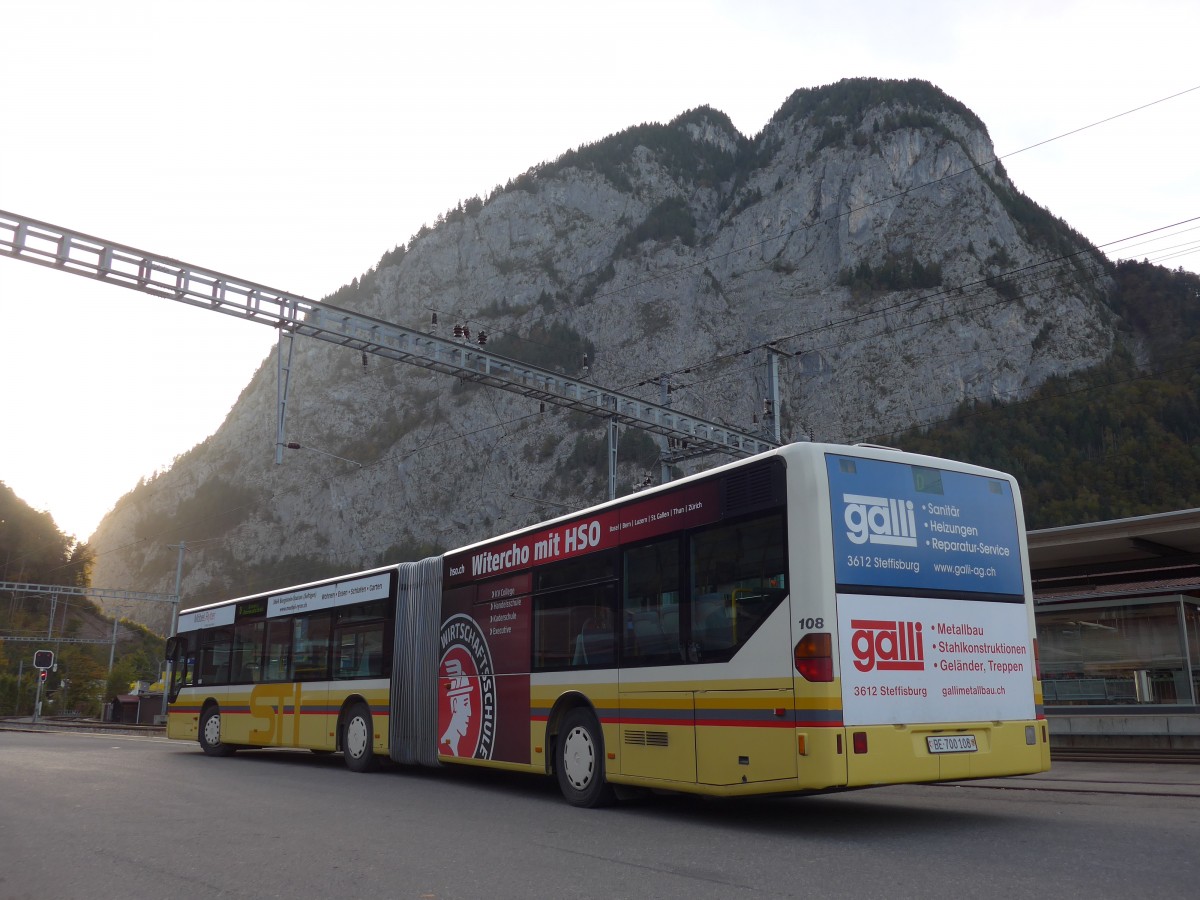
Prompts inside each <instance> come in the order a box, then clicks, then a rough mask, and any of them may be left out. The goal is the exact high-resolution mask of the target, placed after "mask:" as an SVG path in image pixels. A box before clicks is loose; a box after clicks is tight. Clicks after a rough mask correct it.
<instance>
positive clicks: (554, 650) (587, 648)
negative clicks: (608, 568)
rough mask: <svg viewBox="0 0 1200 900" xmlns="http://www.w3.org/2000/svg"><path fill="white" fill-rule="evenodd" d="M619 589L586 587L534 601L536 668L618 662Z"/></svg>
mask: <svg viewBox="0 0 1200 900" xmlns="http://www.w3.org/2000/svg"><path fill="white" fill-rule="evenodd" d="M616 593H617V592H616V586H615V585H614V584H612V583H609V584H592V585H583V586H580V587H576V588H570V589H568V590H562V591H553V592H549V593H546V594H541V595H536V596H535V597H534V598H533V669H534V671H538V670H543V669H565V668H597V667H601V666H611V665H614V664H615V663H616V639H617V634H616V617H615V614H614V613H615V607H616Z"/></svg>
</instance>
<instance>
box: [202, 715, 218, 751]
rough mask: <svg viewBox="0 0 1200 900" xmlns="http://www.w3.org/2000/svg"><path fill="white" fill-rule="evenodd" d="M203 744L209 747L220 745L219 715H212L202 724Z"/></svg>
mask: <svg viewBox="0 0 1200 900" xmlns="http://www.w3.org/2000/svg"><path fill="white" fill-rule="evenodd" d="M204 742H205V743H206V744H208V745H209V746H210V747H215V746H217V744H219V743H221V714H220V713H213V714H212V715H211V716H209V717H208V719H207V720H206V721H205V723H204Z"/></svg>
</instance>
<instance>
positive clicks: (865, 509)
mask: <svg viewBox="0 0 1200 900" xmlns="http://www.w3.org/2000/svg"><path fill="white" fill-rule="evenodd" d="M842 502H844V503H845V504H846V514H845V521H846V528H847V529H848V530H847V531H846V537H848V538H850V540H851V541H853V542H854V543H856V544H865V543H867V542H870V543H872V544H890V545H892V546H894V547H915V546H917V520H916V517H915V516H914V515H913V503H912V501H911V500H893V499H889V498H887V497H864V496H863V495H862V494H842Z"/></svg>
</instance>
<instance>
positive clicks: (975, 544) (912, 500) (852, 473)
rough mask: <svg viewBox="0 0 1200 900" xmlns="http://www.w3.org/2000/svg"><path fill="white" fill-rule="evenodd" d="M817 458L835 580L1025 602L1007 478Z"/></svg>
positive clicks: (871, 461) (860, 585)
mask: <svg viewBox="0 0 1200 900" xmlns="http://www.w3.org/2000/svg"><path fill="white" fill-rule="evenodd" d="M825 461H826V468H827V471H828V474H829V503H830V516H831V519H832V526H833V549H834V562H835V565H836V568H835V572H836V580H837V583H838V586H839V587H857V588H862V589H864V591H865V592H868V593H869V592H871V589H872V588H886V589H908V590H912V591H922V592H924V591H928V592H931V593H933V592H941V593H947V594H954V595H957V594H964V593H967V594H991V595H994V596H999V595H1007V596H1008V597H1010V598H1011V599H1012V601H1013V602H1016V603H1020V602H1022V601H1023V599H1024V593H1025V584H1024V579H1023V577H1022V571H1023V569H1022V565H1021V545H1020V540H1019V537H1018V531H1017V517H1016V506H1015V503H1014V498H1013V492H1012V487H1011V485H1010V484H1009V483H1008V482H1007V481H1005V480H1002V479H999V478H987V477H985V476H981V475H970V474H967V473H964V472H954V471H947V470H944V469H934V468H926V467H923V466H914V465H909V464H907V463H897V462H885V461H883V460H874V459H863V458H862V457H851V456H842V455H838V454H833V453H830V454H826V457H825Z"/></svg>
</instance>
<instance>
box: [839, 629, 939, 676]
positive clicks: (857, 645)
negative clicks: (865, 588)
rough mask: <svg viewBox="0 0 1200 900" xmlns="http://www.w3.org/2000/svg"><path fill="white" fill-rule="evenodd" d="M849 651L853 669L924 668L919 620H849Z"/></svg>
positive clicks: (908, 669) (902, 670) (867, 670)
mask: <svg viewBox="0 0 1200 900" xmlns="http://www.w3.org/2000/svg"><path fill="white" fill-rule="evenodd" d="M850 627H851V628H852V629H854V631H853V633H852V634H851V635H850V650H851V651H852V652H853V654H854V668H856V669H858V671H860V672H870V671H871V670H873V669H878V670H879V671H881V672H883V671H891V672H921V671H924V669H925V645H924V642H923V641H922V640H921V623H920V622H893V621H881V620H879V619H851V620H850Z"/></svg>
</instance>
